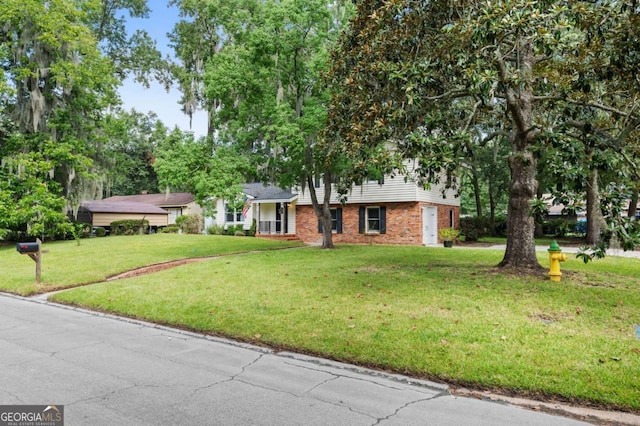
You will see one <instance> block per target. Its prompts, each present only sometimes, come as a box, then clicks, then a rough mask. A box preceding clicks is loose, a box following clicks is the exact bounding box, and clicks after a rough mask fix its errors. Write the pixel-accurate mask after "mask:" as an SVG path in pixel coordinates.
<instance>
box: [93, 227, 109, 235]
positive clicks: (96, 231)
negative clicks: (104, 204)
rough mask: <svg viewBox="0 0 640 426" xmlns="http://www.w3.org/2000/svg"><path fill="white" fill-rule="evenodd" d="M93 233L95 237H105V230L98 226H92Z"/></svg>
mask: <svg viewBox="0 0 640 426" xmlns="http://www.w3.org/2000/svg"><path fill="white" fill-rule="evenodd" d="M93 233H94V234H95V236H96V237H105V236H106V235H107V230H106V229H104V228H103V227H101V226H98V227H97V228H93Z"/></svg>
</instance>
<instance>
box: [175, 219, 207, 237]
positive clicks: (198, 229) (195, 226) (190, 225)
mask: <svg viewBox="0 0 640 426" xmlns="http://www.w3.org/2000/svg"><path fill="white" fill-rule="evenodd" d="M176 225H178V226H179V227H180V229H182V232H183V233H185V234H201V233H202V226H203V225H202V218H201V217H200V216H199V215H197V214H186V215H182V216H178V217H177V218H176Z"/></svg>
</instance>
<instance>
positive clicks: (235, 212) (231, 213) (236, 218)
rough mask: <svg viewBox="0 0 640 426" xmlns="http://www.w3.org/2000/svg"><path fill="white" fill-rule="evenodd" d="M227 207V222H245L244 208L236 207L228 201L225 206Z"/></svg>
mask: <svg viewBox="0 0 640 426" xmlns="http://www.w3.org/2000/svg"><path fill="white" fill-rule="evenodd" d="M224 209H225V222H231V223H235V222H244V216H243V215H242V209H241V208H240V209H235V208H233V206H231V205H229V204H228V203H227V204H225V206H224Z"/></svg>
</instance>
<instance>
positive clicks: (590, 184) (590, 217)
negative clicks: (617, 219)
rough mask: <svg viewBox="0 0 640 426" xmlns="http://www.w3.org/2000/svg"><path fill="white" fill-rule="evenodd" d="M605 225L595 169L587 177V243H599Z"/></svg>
mask: <svg viewBox="0 0 640 426" xmlns="http://www.w3.org/2000/svg"><path fill="white" fill-rule="evenodd" d="M605 226H606V222H605V220H604V216H603V215H602V209H601V208H600V191H599V189H598V170H597V169H593V170H591V171H590V173H589V176H588V177H587V244H592V245H593V244H598V243H599V242H600V234H601V232H602V229H603V228H604V227H605Z"/></svg>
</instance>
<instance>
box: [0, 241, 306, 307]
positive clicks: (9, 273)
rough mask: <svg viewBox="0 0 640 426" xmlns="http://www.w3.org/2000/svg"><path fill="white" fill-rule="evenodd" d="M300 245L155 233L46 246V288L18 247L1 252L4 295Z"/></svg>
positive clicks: (4, 248) (0, 263)
mask: <svg viewBox="0 0 640 426" xmlns="http://www.w3.org/2000/svg"><path fill="white" fill-rule="evenodd" d="M292 245H298V244H296V243H284V242H275V241H269V240H264V239H259V238H249V237H246V238H242V237H227V236H215V235H178V234H154V235H136V236H110V237H107V238H91V239H83V240H80V244H78V243H77V242H76V241H59V242H52V243H45V244H43V246H42V249H43V251H45V253H43V254H42V283H40V284H36V283H35V263H34V262H33V260H31V259H30V258H29V257H28V256H26V255H20V254H18V253H17V251H16V249H15V246H14V245H12V246H9V247H0V291H6V292H11V293H15V294H21V295H31V294H35V293H43V292H47V291H51V290H57V289H61V288H67V287H73V286H77V285H81V284H86V283H93V282H98V281H104V280H105V279H106V278H107V277H110V276H112V275H115V274H118V273H120V272H124V271H128V270H130V269H133V268H138V267H141V266H146V265H150V264H155V263H162V262H167V261H171V260H177V259H185V258H190V257H206V256H216V255H221V254H228V253H237V252H244V251H250V250H264V249H271V248H280V247H287V246H292Z"/></svg>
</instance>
